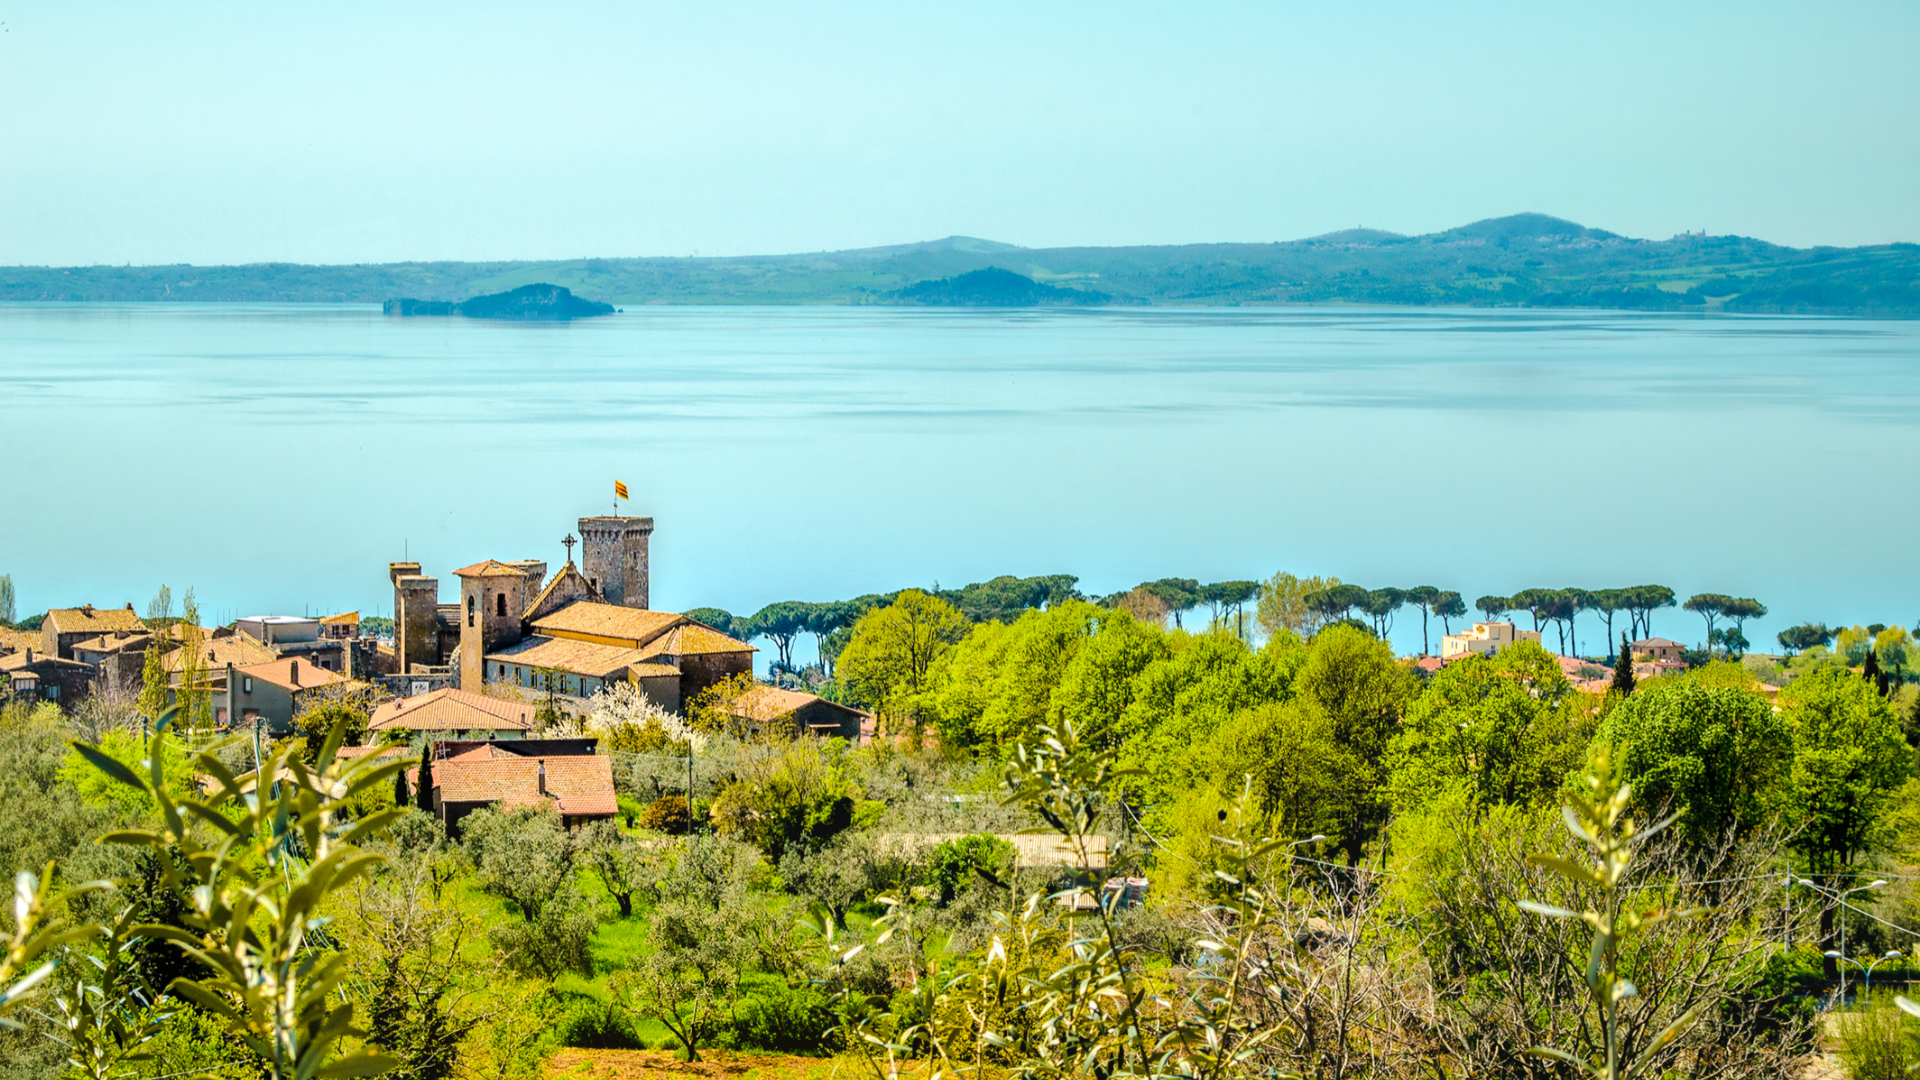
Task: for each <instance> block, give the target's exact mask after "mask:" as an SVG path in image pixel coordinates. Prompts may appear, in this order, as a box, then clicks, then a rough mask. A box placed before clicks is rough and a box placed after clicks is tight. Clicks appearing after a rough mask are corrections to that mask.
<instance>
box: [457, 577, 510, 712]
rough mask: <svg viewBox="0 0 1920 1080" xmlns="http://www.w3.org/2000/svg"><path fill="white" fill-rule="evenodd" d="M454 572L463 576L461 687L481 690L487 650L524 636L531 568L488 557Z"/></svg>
mask: <svg viewBox="0 0 1920 1080" xmlns="http://www.w3.org/2000/svg"><path fill="white" fill-rule="evenodd" d="M453 573H454V576H455V577H458V578H459V579H460V689H462V690H472V691H475V692H479V691H481V690H484V689H485V688H486V681H487V654H488V653H490V652H493V651H494V650H495V649H498V648H500V647H501V646H503V645H511V644H513V643H514V642H516V641H519V640H520V635H521V626H520V613H521V612H522V611H523V610H525V609H524V608H523V607H521V606H520V605H521V594H522V593H523V591H524V590H525V585H526V578H527V572H526V571H525V570H521V569H518V568H516V567H512V566H508V565H507V564H506V563H503V562H498V561H496V560H493V559H488V560H487V561H486V562H483V563H475V564H473V565H472V566H463V567H461V568H460V569H458V570H455V571H454V572H453Z"/></svg>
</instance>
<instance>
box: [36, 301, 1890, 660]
mask: <svg viewBox="0 0 1920 1080" xmlns="http://www.w3.org/2000/svg"><path fill="white" fill-rule="evenodd" d="M1917 361H1920V325H1916V324H1913V323H1905V322H1868V321H1846V320H1825V319H1752V318H1748V319H1736V318H1705V317H1700V316H1670V315H1645V314H1613V313H1594V312H1537V311H1434V310H1381V309H1350V308H1320V309H1282V310H1254V309H1219V310H1186V311H1168V310H1159V309H1147V310H1138V309H1134V310H1127V309H1119V310H1104V311H1102V310H1096V311H1044V312H938V311H905V310H899V309H866V308H852V309H849V308H780V309H767V308H757V309H727V308H646V309H631V310H629V311H628V312H627V313H625V314H623V315H619V316H615V317H611V318H605V319H597V320H592V321H588V322H583V323H579V324H574V325H563V326H528V325H514V324H491V323H483V322H472V321H464V320H441V319H418V320H413V319H410V320H399V319H388V318H386V317H383V316H382V315H380V314H379V312H378V310H377V309H373V308H365V307H329V306H312V305H280V306H274V305H209V306H199V305H195V306H189V305H184V304H182V305H10V306H4V307H0V423H3V424H4V431H5V433H6V434H5V444H4V445H5V447H6V450H7V459H8V462H9V464H10V465H11V466H12V468H13V470H14V477H15V484H14V485H10V488H11V490H13V491H15V492H20V491H23V490H31V491H33V492H35V493H36V495H35V497H34V498H33V499H32V500H31V501H30V503H29V505H30V506H31V507H32V509H31V510H30V511H28V512H23V513H16V512H14V511H13V510H10V511H9V513H8V514H6V515H5V516H4V518H5V520H4V524H0V572H11V573H13V575H14V578H15V580H16V581H17V582H19V583H20V587H21V590H22V604H23V607H34V606H44V605H45V604H48V603H55V602H59V603H64V602H67V601H68V600H70V599H71V600H73V601H76V602H78V601H80V600H85V599H87V598H88V597H89V596H91V597H92V598H93V599H94V600H95V601H96V602H120V601H123V600H125V599H130V598H137V597H139V596H144V595H147V594H148V593H150V592H151V591H152V588H153V586H154V585H155V584H157V583H158V582H159V581H160V580H162V579H165V580H168V581H169V582H170V583H175V584H176V585H178V584H179V583H183V582H196V583H199V585H200V588H201V592H202V595H203V596H207V597H209V598H211V599H212V600H213V601H214V602H215V603H216V604H225V605H227V606H229V607H231V608H233V609H235V610H237V609H238V608H243V607H245V608H262V609H266V608H278V609H286V608H289V607H292V608H298V607H299V606H301V605H302V604H310V605H315V606H342V607H345V606H356V607H362V608H366V609H368V610H376V609H381V608H382V607H384V606H385V605H386V604H387V603H389V602H390V601H389V600H388V598H387V597H385V596H384V594H383V592H382V589H381V585H382V583H383V582H384V580H385V577H384V563H385V562H386V561H387V560H389V559H395V558H399V557H400V553H401V551H403V550H404V551H407V552H410V553H411V554H412V555H413V557H416V558H422V559H423V560H424V561H428V562H429V565H430V566H432V565H440V566H441V567H442V573H443V575H444V570H445V569H446V568H450V567H452V566H457V565H464V564H465V563H467V562H471V561H474V560H475V559H477V558H480V557H483V556H486V555H494V554H501V555H505V556H512V557H519V556H524V555H530V554H531V555H541V556H545V557H550V558H551V557H552V556H553V554H554V552H549V551H548V550H547V549H548V548H552V547H554V546H555V542H556V541H557V540H558V538H559V536H560V535H561V533H562V532H564V531H565V529H566V528H567V527H568V526H569V525H570V524H571V519H572V518H573V517H576V516H578V515H579V514H582V513H588V512H601V511H604V510H605V509H606V508H607V502H606V498H607V496H606V495H605V492H606V491H607V490H608V489H609V488H610V487H611V481H612V479H613V478H614V477H616V476H617V477H619V478H621V479H625V480H627V481H628V483H629V485H630V486H632V487H633V488H634V492H635V498H636V501H637V505H638V506H639V508H640V510H641V511H642V512H652V513H654V514H655V515H656V516H657V517H658V519H659V533H658V545H659V547H658V550H659V555H658V557H657V561H658V563H659V568H658V570H657V573H656V586H655V587H656V595H657V596H658V597H659V601H658V602H660V603H662V604H663V605H671V606H682V607H684V606H691V605H693V604H698V603H715V604H720V605H722V606H731V607H752V606H757V605H758V604H759V603H762V602H765V601H767V600H771V599H777V598H781V597H785V596H819V597H824V596H831V595H838V594H843V593H850V592H856V591H864V590H867V589H872V588H891V587H897V586H898V585H899V584H903V583H931V582H932V581H933V580H934V579H940V580H943V581H947V582H949V583H955V582H960V581H964V580H971V579H974V578H977V577H981V576H986V575H990V574H994V573H1001V572H1021V573H1026V572H1053V571H1064V572H1072V573H1078V574H1080V575H1082V577H1083V578H1085V579H1086V584H1087V586H1088V587H1089V588H1092V589H1100V590H1105V589H1112V588H1117V587H1120V586H1122V585H1127V584H1131V583H1132V582H1134V581H1137V580H1140V579H1142V578H1144V577H1159V576H1164V575H1166V574H1176V573H1177V574H1179V575H1180V576H1195V577H1202V578H1208V577H1246V576H1251V575H1255V574H1260V575H1264V574H1266V573H1270V572H1272V571H1273V570H1274V569H1278V568H1282V567H1286V568H1292V569H1298V570H1302V571H1316V572H1331V573H1336V574H1339V575H1341V576H1342V577H1345V578H1347V579H1349V580H1358V581H1361V582H1362V583H1373V584H1386V583H1394V584H1415V583H1419V582H1425V581H1432V582H1434V583H1437V584H1441V585H1444V586H1447V587H1453V588H1459V589H1461V590H1462V591H1463V592H1465V593H1467V595H1468V596H1477V595H1480V594H1481V593H1486V592H1499V591H1509V590H1512V589H1515V588H1520V587H1523V586H1526V585H1534V584H1552V585H1570V584H1583V585H1589V586H1600V585H1606V584H1615V583H1621V582H1625V581H1627V580H1628V579H1631V580H1633V581H1642V580H1657V581H1664V582H1668V583H1671V584H1672V585H1673V586H1674V587H1675V588H1676V589H1680V590H1681V591H1682V592H1683V593H1684V592H1687V591H1707V590H1711V591H1719V592H1737V593H1741V594H1746V595H1758V596H1761V598H1762V599H1765V600H1768V602H1769V603H1770V604H1771V605H1772V606H1773V608H1774V611H1775V613H1776V617H1775V618H1773V619H1770V620H1769V627H1760V628H1759V629H1761V630H1762V631H1764V632H1765V633H1766V634H1767V636H1768V637H1770V634H1771V628H1777V627H1772V626H1771V624H1773V623H1778V624H1779V625H1781V626H1784V625H1786V624H1787V623H1788V622H1792V621H1799V620H1800V619H1802V618H1821V619H1826V620H1827V621H1836V620H1839V619H1852V618H1856V617H1857V618H1861V619H1872V620H1876V621H1886V622H1894V621H1899V622H1903V623H1906V622H1912V621H1914V620H1915V618H1916V617H1920V596H1916V590H1915V589H1914V586H1913V582H1914V578H1915V575H1914V574H1913V573H1912V572H1910V571H1909V569H1908V566H1909V564H1910V562H1911V556H1910V555H1909V554H1908V552H1909V551H1910V550H1911V545H1910V543H1909V541H1908V540H1907V538H1908V537H1911V536H1913V535H1915V533H1914V526H1915V525H1916V524H1920V522H1916V521H1915V513H1914V506H1913V504H1914V499H1913V497H1912V495H1911V494H1909V493H1910V492H1911V490H1912V486H1913V481H1914V479H1915V472H1916V462H1917V461H1920V453H1916V448H1915V445H1914V435H1915V433H1916V427H1917V426H1920V425H1917V424H1916V419H1915V418H1916V416H1920V400H1916V399H1920V363H1917ZM21 505H22V504H21V503H20V502H18V501H16V502H15V503H14V504H13V506H14V508H15V510H17V509H19V508H20V507H21ZM556 551H557V549H556ZM1416 579H1418V581H1416ZM1616 579H1617V580H1616ZM122 593H125V594H126V595H125V596H122V595H121V594H122ZM1907 609H1912V610H1907ZM1663 618H1668V619H1670V620H1671V623H1670V624H1663V627H1664V629H1665V630H1667V631H1670V632H1671V634H1672V635H1673V636H1679V637H1682V638H1683V639H1685V640H1692V638H1693V637H1698V636H1699V634H1698V632H1697V631H1696V630H1694V628H1693V627H1692V626H1691V623H1690V622H1689V621H1688V620H1689V619H1690V618H1691V617H1690V616H1685V615H1684V614H1670V615H1668V616H1663ZM1783 620H1784V621H1783ZM1752 629H1753V627H1750V636H1752V637H1753V638H1754V640H1755V641H1756V642H1757V641H1761V640H1763V638H1762V636H1761V635H1758V634H1753V633H1752ZM1596 633H1597V632H1596ZM1689 635H1690V636H1689ZM1416 639H1417V630H1416Z"/></svg>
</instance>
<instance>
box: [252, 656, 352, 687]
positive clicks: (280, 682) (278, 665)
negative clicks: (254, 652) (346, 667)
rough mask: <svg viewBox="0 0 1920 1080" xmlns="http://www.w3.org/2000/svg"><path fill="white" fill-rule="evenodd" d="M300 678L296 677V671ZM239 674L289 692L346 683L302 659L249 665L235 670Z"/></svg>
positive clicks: (338, 676) (337, 676)
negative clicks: (283, 688)
mask: <svg viewBox="0 0 1920 1080" xmlns="http://www.w3.org/2000/svg"><path fill="white" fill-rule="evenodd" d="M296 670H297V671H298V672H299V678H297V679H296V678H295V677H294V672H295V671H296ZM235 671H236V673H237V674H240V675H245V676H248V677H250V678H254V679H258V680H260V681H261V682H267V683H272V684H273V685H275V686H280V687H285V688H286V689H288V690H310V689H312V688H314V687H316V686H331V685H333V684H334V683H340V682H346V681H347V680H346V678H345V676H341V675H336V674H334V673H333V672H331V671H328V670H327V669H326V668H323V667H315V666H313V665H312V664H311V663H308V662H307V661H305V660H301V659H297V658H296V659H292V660H272V661H269V662H267V663H264V664H248V665H247V666H246V667H243V668H236V669H235Z"/></svg>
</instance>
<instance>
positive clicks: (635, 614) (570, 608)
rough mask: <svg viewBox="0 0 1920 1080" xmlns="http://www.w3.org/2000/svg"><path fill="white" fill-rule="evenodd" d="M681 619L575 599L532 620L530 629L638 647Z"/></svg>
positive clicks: (666, 614) (549, 633)
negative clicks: (608, 640) (592, 637)
mask: <svg viewBox="0 0 1920 1080" xmlns="http://www.w3.org/2000/svg"><path fill="white" fill-rule="evenodd" d="M682 618H683V616H680V615H675V614H673V613H672V612H670V611H647V610H645V609H642V608H630V607H622V606H621V605H619V604H597V603H594V602H593V601H591V600H575V601H574V602H573V603H571V604H568V605H567V606H566V607H563V608H561V609H560V610H558V611H555V612H553V613H552V614H550V615H542V616H540V618H538V619H536V620H534V623H533V629H534V631H535V632H536V633H541V634H548V635H567V634H591V635H593V636H594V637H603V638H614V639H616V640H620V641H625V642H630V643H631V647H633V648H639V647H640V646H642V645H644V644H646V643H647V642H649V641H652V640H653V639H654V638H657V637H659V636H660V635H661V634H663V633H665V632H666V631H668V630H670V629H672V628H673V626H674V624H676V623H678V622H680V621H681V620H682Z"/></svg>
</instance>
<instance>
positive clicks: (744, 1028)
mask: <svg viewBox="0 0 1920 1080" xmlns="http://www.w3.org/2000/svg"><path fill="white" fill-rule="evenodd" d="M742 984H743V988H744V989H745V991H746V996H745V997H744V998H743V999H742V1000H741V1002H740V1006H739V1011H738V1014H737V1016H738V1018H737V1019H736V1020H735V1021H734V1025H733V1040H732V1041H733V1043H734V1045H735V1046H738V1047H741V1048H743V1049H749V1050H778V1051H782V1052H784V1053H807V1052H811V1051H816V1050H829V1051H831V1050H837V1049H840V1046H839V1042H838V1039H837V1037H836V1036H837V1035H838V1028H839V1017H838V1015H837V1014H835V1012H834V1011H833V1005H832V1003H831V1002H829V1001H828V1000H827V998H826V995H824V994H822V993H821V992H820V991H819V990H818V989H817V988H815V987H813V986H807V985H802V986H798V987H792V986H788V985H787V984H786V983H785V982H783V981H782V980H780V979H777V978H774V977H772V976H769V975H754V976H748V977H747V978H746V979H744V980H742Z"/></svg>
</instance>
